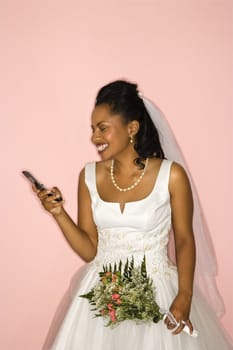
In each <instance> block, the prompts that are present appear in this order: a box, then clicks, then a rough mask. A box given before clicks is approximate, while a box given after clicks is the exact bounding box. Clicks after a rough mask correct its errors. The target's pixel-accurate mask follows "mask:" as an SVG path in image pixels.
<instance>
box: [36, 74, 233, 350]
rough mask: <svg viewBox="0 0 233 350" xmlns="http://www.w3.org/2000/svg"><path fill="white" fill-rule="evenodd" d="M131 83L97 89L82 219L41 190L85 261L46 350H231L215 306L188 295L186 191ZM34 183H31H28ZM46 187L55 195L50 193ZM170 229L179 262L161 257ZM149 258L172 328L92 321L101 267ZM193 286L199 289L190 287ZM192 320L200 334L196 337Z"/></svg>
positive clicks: (190, 249)
mask: <svg viewBox="0 0 233 350" xmlns="http://www.w3.org/2000/svg"><path fill="white" fill-rule="evenodd" d="M145 105H146V101H145V100H143V99H142V97H141V96H140V95H139V93H138V90H137V86H136V85H135V84H131V83H129V82H126V81H115V82H113V83H110V84H108V85H106V86H104V87H103V88H102V89H101V90H100V91H99V93H98V95H97V99H96V103H95V108H94V110H93V112H92V122H91V123H92V132H93V133H92V142H93V144H94V145H95V146H96V148H97V151H98V153H99V154H100V157H101V159H102V160H101V161H100V162H97V163H89V164H87V165H86V166H85V168H84V169H83V170H82V171H81V173H80V177H79V191H78V224H77V225H76V224H75V223H74V222H73V221H72V219H71V218H70V217H69V215H68V214H67V213H66V211H65V210H64V208H63V203H64V201H60V202H58V201H56V199H57V198H59V197H61V193H60V191H59V189H57V188H53V189H51V190H43V191H38V197H39V198H40V200H41V202H42V204H43V206H44V208H45V209H46V210H47V211H49V212H50V213H51V214H52V215H53V217H54V219H55V220H56V222H57V223H58V225H59V226H60V228H61V230H62V232H63V234H64V236H65V238H66V239H67V241H68V243H69V244H70V246H71V247H72V248H73V249H74V251H75V252H76V253H77V254H78V255H79V256H80V257H81V258H82V259H83V260H84V261H86V262H87V263H88V264H87V265H86V273H85V276H84V277H83V278H82V280H81V281H80V283H79V288H78V289H77V291H76V293H75V296H74V298H73V301H72V303H71V305H70V307H69V310H68V312H67V314H66V317H65V319H64V321H63V323H62V326H61V327H60V330H59V332H58V334H57V336H56V339H55V341H54V343H53V346H52V347H51V349H52V350H68V349H69V350H74V349H80V350H92V349H95V350H104V349H111V350H113V349H115V350H118V349H130V350H131V349H138V350H139V349H140V350H141V349H146V350H150V349H169V350H172V349H176V350H177V349H185V350H187V349H189V350H192V349H195V350H196V349H198V350H202V349H203V350H204V349H211V350H214V349H216V350H217V349H218V350H220V349H221V350H224V349H230V348H231V345H230V344H229V343H228V342H227V340H226V338H225V336H224V334H223V332H222V331H220V326H219V324H218V323H217V321H216V318H215V316H214V313H213V312H212V311H211V309H210V308H209V306H208V305H207V304H206V303H205V302H204V300H203V298H202V297H201V295H200V294H199V292H198V294H195V295H194V296H193V280H194V270H195V243H194V234H193V228H192V219H193V198H192V190H191V186H190V183H189V179H188V177H187V174H186V171H185V170H184V168H183V167H182V166H181V165H179V164H178V163H176V162H172V160H167V159H166V158H165V156H167V155H165V154H164V151H163V149H162V146H161V142H160V138H159V134H158V131H157V129H156V127H155V125H154V123H153V122H152V119H151V115H150V114H149V113H148V109H147V108H146V107H145ZM34 190H35V188H34ZM51 193H52V195H51ZM171 227H172V229H173V233H174V242H175V254H176V266H175V265H174V264H173V263H172V262H171V260H170V259H169V258H168V256H167V245H168V241H169V232H170V229H171ZM132 256H133V257H134V261H135V265H139V264H140V263H141V261H142V259H143V257H144V256H146V264H147V272H148V275H149V276H150V277H151V278H152V279H153V283H154V285H155V287H156V301H157V303H158V304H159V306H160V307H161V309H163V310H170V312H171V313H172V315H173V316H174V317H175V319H176V321H177V322H178V325H177V326H176V327H175V326H174V324H173V323H172V322H171V320H170V319H169V318H168V317H166V318H165V320H164V322H162V321H160V322H158V323H152V322H151V323H140V324H137V323H136V322H133V321H128V320H126V321H124V322H122V323H121V324H120V325H119V326H117V327H116V328H114V329H111V328H109V327H105V322H104V319H103V318H100V317H99V318H94V317H93V316H94V314H93V311H91V308H90V307H89V304H88V302H87V300H85V299H82V298H80V295H83V294H86V293H88V292H89V291H90V290H91V289H92V288H93V287H94V286H95V285H96V284H97V283H98V281H99V275H98V273H99V272H100V271H102V267H103V265H104V264H109V263H111V264H114V263H119V261H122V262H123V263H124V262H125V261H126V259H127V258H131V257H132ZM195 293H196V292H195ZM185 326H186V328H187V327H188V329H189V332H190V334H192V332H193V329H194V326H195V328H196V329H198V332H199V336H198V337H197V338H194V337H192V336H190V335H188V334H186V333H185V332H183V328H184V327H185Z"/></svg>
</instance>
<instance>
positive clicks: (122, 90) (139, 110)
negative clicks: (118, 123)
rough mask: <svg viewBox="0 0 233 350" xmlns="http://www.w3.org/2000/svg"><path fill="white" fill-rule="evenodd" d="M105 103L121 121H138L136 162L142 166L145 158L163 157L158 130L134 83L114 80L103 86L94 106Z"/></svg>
mask: <svg viewBox="0 0 233 350" xmlns="http://www.w3.org/2000/svg"><path fill="white" fill-rule="evenodd" d="M102 104H107V105H109V107H110V110H111V112H112V115H114V114H120V115H121V117H122V120H123V122H125V123H126V124H127V123H129V122H130V121H133V120H137V121H138V122H139V131H138V132H137V134H136V135H135V139H134V140H135V143H134V149H135V151H136V152H137V153H138V154H139V157H138V158H136V159H135V162H136V164H138V165H139V166H140V167H142V168H143V167H144V164H143V163H142V162H141V161H142V160H145V159H146V158H152V157H157V158H160V159H164V158H165V155H164V152H163V149H162V147H161V143H160V140H159V134H158V131H157V129H156V127H155V125H154V123H153V121H152V120H151V118H150V115H149V114H148V112H147V110H146V108H145V106H144V103H143V99H142V98H141V97H140V93H139V91H138V87H137V85H136V84H133V83H130V82H127V81H124V80H116V81H113V82H111V83H109V84H107V85H105V86H103V87H102V88H101V89H100V90H99V92H98V94H97V97H96V102H95V106H98V105H102Z"/></svg>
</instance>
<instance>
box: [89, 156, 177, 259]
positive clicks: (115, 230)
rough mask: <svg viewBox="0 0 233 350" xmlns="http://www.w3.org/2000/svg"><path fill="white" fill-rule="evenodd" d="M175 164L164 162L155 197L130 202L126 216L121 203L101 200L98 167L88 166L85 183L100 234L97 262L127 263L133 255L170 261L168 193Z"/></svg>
mask: <svg viewBox="0 0 233 350" xmlns="http://www.w3.org/2000/svg"><path fill="white" fill-rule="evenodd" d="M171 164H172V162H171V161H169V160H163V161H162V163H161V166H160V169H159V172H158V175H157V178H156V180H155V183H154V187H153V189H152V191H151V193H150V194H149V195H148V196H146V197H145V198H144V199H141V200H137V201H133V202H127V203H126V204H125V207H124V211H123V212H121V209H120V204H119V203H116V202H106V201H104V200H102V199H101V197H100V195H99V193H98V191H97V186H96V163H88V164H87V165H86V167H85V182H86V185H87V187H88V189H89V192H90V196H91V203H92V212H93V218H94V221H95V223H96V226H97V230H98V249H97V256H96V258H95V260H96V261H98V260H100V261H101V262H103V261H104V262H105V263H106V262H112V261H117V260H119V259H121V260H125V258H127V257H128V258H130V256H132V255H134V257H135V260H137V258H138V260H140V259H142V256H143V255H144V254H146V256H147V257H149V258H150V256H151V257H152V256H153V258H154V256H155V255H156V256H158V255H162V256H163V259H162V260H164V259H165V257H167V244H168V240H169V231H170V228H171V207H170V195H169V190H168V183H169V175H170V168H171ZM156 260H157V261H158V259H156ZM165 260H167V259H165Z"/></svg>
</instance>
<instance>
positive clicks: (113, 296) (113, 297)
mask: <svg viewBox="0 0 233 350" xmlns="http://www.w3.org/2000/svg"><path fill="white" fill-rule="evenodd" d="M119 298H120V295H119V294H117V293H115V294H112V300H117V299H119Z"/></svg>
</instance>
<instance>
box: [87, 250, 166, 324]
mask: <svg viewBox="0 0 233 350" xmlns="http://www.w3.org/2000/svg"><path fill="white" fill-rule="evenodd" d="M99 276H100V281H99V283H98V284H97V285H96V286H95V287H94V288H92V289H91V290H90V292H89V293H87V294H83V295H80V297H82V298H86V299H88V301H89V303H90V304H91V306H93V308H92V309H91V310H92V311H95V317H103V318H104V319H106V321H107V323H106V326H114V325H118V324H119V323H120V322H122V321H124V320H134V321H136V322H149V321H153V322H156V323H157V322H158V321H159V320H161V319H162V318H163V314H162V313H161V312H160V308H159V306H158V304H157V303H156V301H155V289H154V287H153V281H152V279H151V278H149V277H148V275H147V271H146V258H145V256H144V258H143V261H142V263H141V265H140V266H138V267H135V266H134V258H133V257H132V259H131V261H130V262H129V261H128V259H127V261H126V263H125V266H124V267H123V266H122V262H121V261H120V262H119V264H118V265H117V264H116V263H115V264H114V266H112V265H111V264H109V265H105V266H103V271H102V272H100V273H99Z"/></svg>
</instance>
